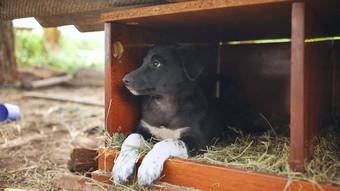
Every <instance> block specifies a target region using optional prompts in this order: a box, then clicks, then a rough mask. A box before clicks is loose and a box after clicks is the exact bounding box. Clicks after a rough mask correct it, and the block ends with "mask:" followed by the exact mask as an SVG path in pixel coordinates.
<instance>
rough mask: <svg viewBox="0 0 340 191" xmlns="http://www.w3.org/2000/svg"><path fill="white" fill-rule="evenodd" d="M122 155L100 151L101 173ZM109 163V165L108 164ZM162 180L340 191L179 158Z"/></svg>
mask: <svg viewBox="0 0 340 191" xmlns="http://www.w3.org/2000/svg"><path fill="white" fill-rule="evenodd" d="M118 153H119V152H118V151H104V149H100V150H99V154H100V157H99V159H98V168H99V169H100V170H111V169H112V167H113V165H114V158H115V157H116V155H117V154H118ZM141 160H142V159H141ZM141 160H139V162H138V164H137V166H139V165H140V163H141ZM105 163H106V165H104V164H105ZM98 176H100V175H98ZM102 176H104V177H106V180H107V179H108V175H107V174H106V175H105V174H103V175H102ZM161 177H162V178H161V180H160V181H162V182H167V183H170V184H174V185H180V186H186V187H193V188H197V189H202V190H239V191H242V190H244V191H249V190H252V191H257V190H258V191H265V190H268V191H269V190H270V191H275V190H278V191H282V190H284V189H285V188H286V190H301V191H310V190H324V191H339V190H340V186H339V185H327V184H317V185H315V184H312V183H310V182H306V181H293V182H292V183H291V184H289V185H287V184H288V179H287V178H285V177H282V176H275V175H269V174H264V173H257V172H247V171H246V170H240V169H235V168H227V167H223V166H217V165H210V164H203V163H198V162H192V161H187V160H179V159H168V160H166V162H165V164H164V169H163V173H162V175H161ZM101 179H105V178H103V177H101V178H98V179H97V180H101ZM286 186H287V187H286Z"/></svg>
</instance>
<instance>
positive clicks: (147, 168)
mask: <svg viewBox="0 0 340 191" xmlns="http://www.w3.org/2000/svg"><path fill="white" fill-rule="evenodd" d="M170 156H175V157H180V158H185V157H187V156H188V154H187V149H186V147H185V144H184V142H182V141H180V140H172V139H166V140H163V141H161V142H159V143H157V144H156V145H155V146H154V147H153V149H152V150H151V151H150V152H149V153H148V154H147V155H146V156H145V157H144V159H143V162H142V164H141V166H140V167H139V169H138V184H139V185H141V186H150V185H151V184H152V183H153V182H155V181H156V180H158V178H159V177H160V175H161V173H162V170H163V164H164V161H165V160H166V159H167V158H169V157H170Z"/></svg>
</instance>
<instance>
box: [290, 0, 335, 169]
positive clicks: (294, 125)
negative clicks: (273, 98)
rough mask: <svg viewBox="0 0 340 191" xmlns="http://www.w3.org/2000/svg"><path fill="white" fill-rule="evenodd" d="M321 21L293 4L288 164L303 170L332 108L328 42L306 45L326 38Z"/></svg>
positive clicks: (302, 6)
mask: <svg viewBox="0 0 340 191" xmlns="http://www.w3.org/2000/svg"><path fill="white" fill-rule="evenodd" d="M325 29H326V27H325V26H324V25H323V23H322V20H321V19H320V18H319V17H318V16H317V15H316V14H315V13H314V11H313V10H311V9H310V8H309V7H308V5H306V4H305V3H303V2H297V3H293V7H292V42H291V112H290V113H291V115H290V116H291V122H290V123H291V129H290V165H291V168H292V169H294V170H296V171H304V170H305V165H306V164H307V162H308V161H309V160H310V157H311V156H312V154H313V149H314V145H315V142H316V140H317V138H318V137H319V136H320V130H321V128H322V126H323V124H322V123H323V122H324V121H325V120H324V119H325V117H326V115H328V114H330V112H331V106H332V60H331V57H332V56H331V51H332V49H331V44H330V42H310V43H308V42H305V40H306V39H310V38H315V37H320V36H323V35H327V32H326V31H325Z"/></svg>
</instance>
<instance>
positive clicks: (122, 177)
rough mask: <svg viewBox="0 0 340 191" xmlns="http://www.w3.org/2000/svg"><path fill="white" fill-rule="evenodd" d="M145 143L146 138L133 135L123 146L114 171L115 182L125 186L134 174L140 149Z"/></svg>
mask: <svg viewBox="0 0 340 191" xmlns="http://www.w3.org/2000/svg"><path fill="white" fill-rule="evenodd" d="M143 143H144V138H143V137H142V136H141V135H139V134H131V135H130V136H128V137H127V138H126V140H125V141H124V143H123V145H122V149H121V152H120V154H119V156H118V158H117V160H116V162H115V165H114V167H113V169H112V177H113V181H114V182H115V183H117V184H124V183H127V182H128V181H129V178H130V177H131V175H132V174H133V171H134V168H135V164H136V162H137V158H138V155H139V148H140V146H141V145H142V144H143Z"/></svg>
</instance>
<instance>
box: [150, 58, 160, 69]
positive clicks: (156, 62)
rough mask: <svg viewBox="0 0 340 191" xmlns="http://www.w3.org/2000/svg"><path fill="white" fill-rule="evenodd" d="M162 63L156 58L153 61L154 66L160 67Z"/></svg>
mask: <svg viewBox="0 0 340 191" xmlns="http://www.w3.org/2000/svg"><path fill="white" fill-rule="evenodd" d="M160 65H161V63H160V62H159V61H158V60H154V61H153V63H152V67H154V68H158V67H159V66H160Z"/></svg>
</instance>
